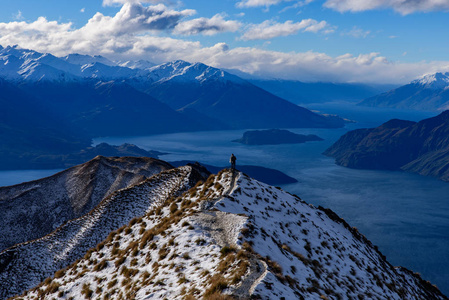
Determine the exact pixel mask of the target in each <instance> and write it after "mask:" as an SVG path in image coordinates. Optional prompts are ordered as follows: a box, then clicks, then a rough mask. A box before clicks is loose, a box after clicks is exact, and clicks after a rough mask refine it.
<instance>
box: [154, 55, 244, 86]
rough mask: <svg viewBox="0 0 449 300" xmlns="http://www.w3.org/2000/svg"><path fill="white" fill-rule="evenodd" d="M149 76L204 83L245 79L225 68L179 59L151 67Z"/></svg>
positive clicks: (159, 80)
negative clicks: (224, 69) (226, 70)
mask: <svg viewBox="0 0 449 300" xmlns="http://www.w3.org/2000/svg"><path fill="white" fill-rule="evenodd" d="M149 72H150V75H149V78H150V79H151V80H152V81H153V82H161V83H162V82H167V81H175V82H192V81H197V82H199V83H203V82H205V81H207V80H213V81H231V82H237V83H242V82H244V80H243V79H241V78H239V77H237V76H235V75H231V74H229V73H227V72H225V71H223V70H220V69H217V68H213V67H210V66H207V65H205V64H203V63H195V64H190V63H188V62H185V61H182V60H177V61H174V62H169V63H165V64H162V65H159V66H155V67H152V68H150V69H149Z"/></svg>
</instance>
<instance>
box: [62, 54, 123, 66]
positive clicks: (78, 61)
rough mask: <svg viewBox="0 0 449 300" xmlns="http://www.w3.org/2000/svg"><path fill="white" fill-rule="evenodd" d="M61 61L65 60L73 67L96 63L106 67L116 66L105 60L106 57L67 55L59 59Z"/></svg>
mask: <svg viewBox="0 0 449 300" xmlns="http://www.w3.org/2000/svg"><path fill="white" fill-rule="evenodd" d="M61 59H62V60H65V61H67V62H69V63H71V64H74V65H81V66H82V65H86V64H94V63H96V62H98V63H102V64H103V65H107V66H116V65H117V64H116V63H114V62H112V61H110V60H109V59H107V58H106V57H103V56H101V55H95V56H90V55H82V54H77V53H74V54H69V55H67V56H64V57H62V58H61Z"/></svg>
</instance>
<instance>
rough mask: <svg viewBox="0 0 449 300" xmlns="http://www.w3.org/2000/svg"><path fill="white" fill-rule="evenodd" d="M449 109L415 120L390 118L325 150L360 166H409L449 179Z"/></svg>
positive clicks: (344, 162) (342, 162)
mask: <svg viewBox="0 0 449 300" xmlns="http://www.w3.org/2000/svg"><path fill="white" fill-rule="evenodd" d="M447 153H449V111H445V112H443V113H441V114H440V115H438V116H436V117H433V118H429V119H425V120H422V121H420V122H417V123H416V122H411V121H403V120H390V121H388V122H386V123H384V124H382V125H381V126H379V127H377V128H372V129H358V130H353V131H350V132H348V133H346V134H345V135H343V136H342V137H341V138H340V139H339V140H338V141H337V142H336V143H335V144H334V145H332V146H331V147H330V148H328V149H327V150H326V151H325V152H324V154H325V155H328V156H331V157H334V158H335V161H336V163H337V164H339V165H342V166H345V167H350V168H356V169H381V170H405V171H408V172H414V173H418V174H421V175H427V176H434V177H438V178H440V179H442V180H445V181H449V160H448V158H447Z"/></svg>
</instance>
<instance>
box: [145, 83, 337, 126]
mask: <svg viewBox="0 0 449 300" xmlns="http://www.w3.org/2000/svg"><path fill="white" fill-rule="evenodd" d="M146 92H147V93H149V94H150V95H153V96H154V97H156V98H157V99H158V100H160V101H161V102H164V103H166V104H167V105H169V106H170V107H171V108H173V109H175V110H180V111H186V112H188V111H189V110H190V111H191V110H194V111H196V112H198V113H199V114H202V115H204V116H206V117H208V118H212V119H215V120H218V121H219V123H222V124H226V125H227V126H228V127H230V128H273V127H281V128H299V127H318V128H329V127H330V128H332V127H342V126H343V121H342V120H338V119H337V120H331V119H328V118H325V117H323V116H321V115H318V114H315V113H313V112H311V111H309V110H307V109H305V108H303V107H300V106H297V105H295V104H293V103H291V102H288V101H286V100H284V99H281V98H279V97H277V96H275V95H273V94H271V93H269V92H267V91H265V90H263V89H261V88H259V87H256V86H254V85H252V84H250V83H248V82H244V81H242V82H232V81H226V82H223V81H217V80H209V81H204V82H189V83H184V82H172V81H164V82H161V83H156V84H153V85H152V86H151V87H150V88H148V89H147V90H146ZM180 99H182V101H180Z"/></svg>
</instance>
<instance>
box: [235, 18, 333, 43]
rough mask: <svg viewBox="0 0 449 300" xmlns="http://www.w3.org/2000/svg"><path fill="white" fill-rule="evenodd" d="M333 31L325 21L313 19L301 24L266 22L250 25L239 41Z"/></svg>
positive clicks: (303, 21)
mask: <svg viewBox="0 0 449 300" xmlns="http://www.w3.org/2000/svg"><path fill="white" fill-rule="evenodd" d="M333 30H334V29H333V28H332V27H331V26H330V25H329V24H328V23H327V22H326V21H321V22H318V21H316V20H313V19H305V20H302V21H301V22H293V21H286V22H284V23H277V22H274V21H272V20H267V21H264V22H262V23H260V24H253V25H250V26H249V27H248V30H247V31H246V32H245V33H244V34H243V35H242V36H241V38H240V39H242V40H245V41H248V40H269V39H272V38H275V37H278V36H287V35H292V34H296V33H298V32H299V31H304V32H314V33H317V32H324V33H330V32H332V31H333Z"/></svg>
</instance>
